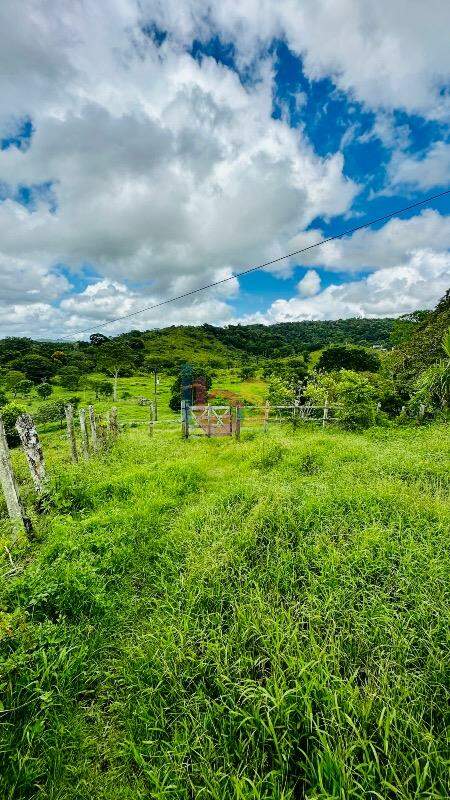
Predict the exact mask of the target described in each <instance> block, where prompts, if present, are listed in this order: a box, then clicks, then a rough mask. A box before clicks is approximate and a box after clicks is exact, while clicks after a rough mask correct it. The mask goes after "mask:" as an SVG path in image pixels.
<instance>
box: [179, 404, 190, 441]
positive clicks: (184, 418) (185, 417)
mask: <svg viewBox="0 0 450 800" xmlns="http://www.w3.org/2000/svg"><path fill="white" fill-rule="evenodd" d="M181 435H182V437H183V439H189V405H188V403H187V401H186V400H182V401H181Z"/></svg>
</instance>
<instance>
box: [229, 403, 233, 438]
mask: <svg viewBox="0 0 450 800" xmlns="http://www.w3.org/2000/svg"><path fill="white" fill-rule="evenodd" d="M229 409H230V436H233V409H232V407H231V406H229Z"/></svg>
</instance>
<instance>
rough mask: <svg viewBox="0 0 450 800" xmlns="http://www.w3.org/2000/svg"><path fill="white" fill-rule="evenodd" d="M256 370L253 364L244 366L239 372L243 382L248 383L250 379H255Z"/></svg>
mask: <svg viewBox="0 0 450 800" xmlns="http://www.w3.org/2000/svg"><path fill="white" fill-rule="evenodd" d="M255 372H256V369H255V367H254V366H252V365H251V364H247V365H244V366H243V367H241V369H240V371H239V377H240V379H241V381H248V380H249V379H250V378H254V377H255Z"/></svg>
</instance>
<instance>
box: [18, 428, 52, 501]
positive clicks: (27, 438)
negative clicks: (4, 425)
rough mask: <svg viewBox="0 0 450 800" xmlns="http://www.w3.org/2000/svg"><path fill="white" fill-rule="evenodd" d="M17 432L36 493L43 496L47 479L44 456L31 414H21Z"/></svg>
mask: <svg viewBox="0 0 450 800" xmlns="http://www.w3.org/2000/svg"><path fill="white" fill-rule="evenodd" d="M16 430H17V433H18V434H19V436H20V441H21V443H22V447H23V450H24V452H25V455H26V459H27V462H28V466H29V468H30V472H31V477H32V478H33V483H34V485H35V487H36V491H37V492H39V494H41V493H42V491H43V489H44V485H45V479H46V474H45V465H44V454H43V452H42V447H41V443H40V441H39V436H38V432H37V430H36V427H35V424H34V422H33V418H32V417H31V416H30V414H21V415H20V417H18V419H17V421H16Z"/></svg>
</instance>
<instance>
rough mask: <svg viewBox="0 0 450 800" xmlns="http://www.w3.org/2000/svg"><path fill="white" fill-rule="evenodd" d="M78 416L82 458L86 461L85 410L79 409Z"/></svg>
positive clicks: (87, 446)
mask: <svg viewBox="0 0 450 800" xmlns="http://www.w3.org/2000/svg"><path fill="white" fill-rule="evenodd" d="M78 416H79V418H80V431H81V451H82V453H83V458H84V459H85V461H87V460H88V458H89V436H88V432H87V428H86V409H85V408H80V411H79V414H78Z"/></svg>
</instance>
